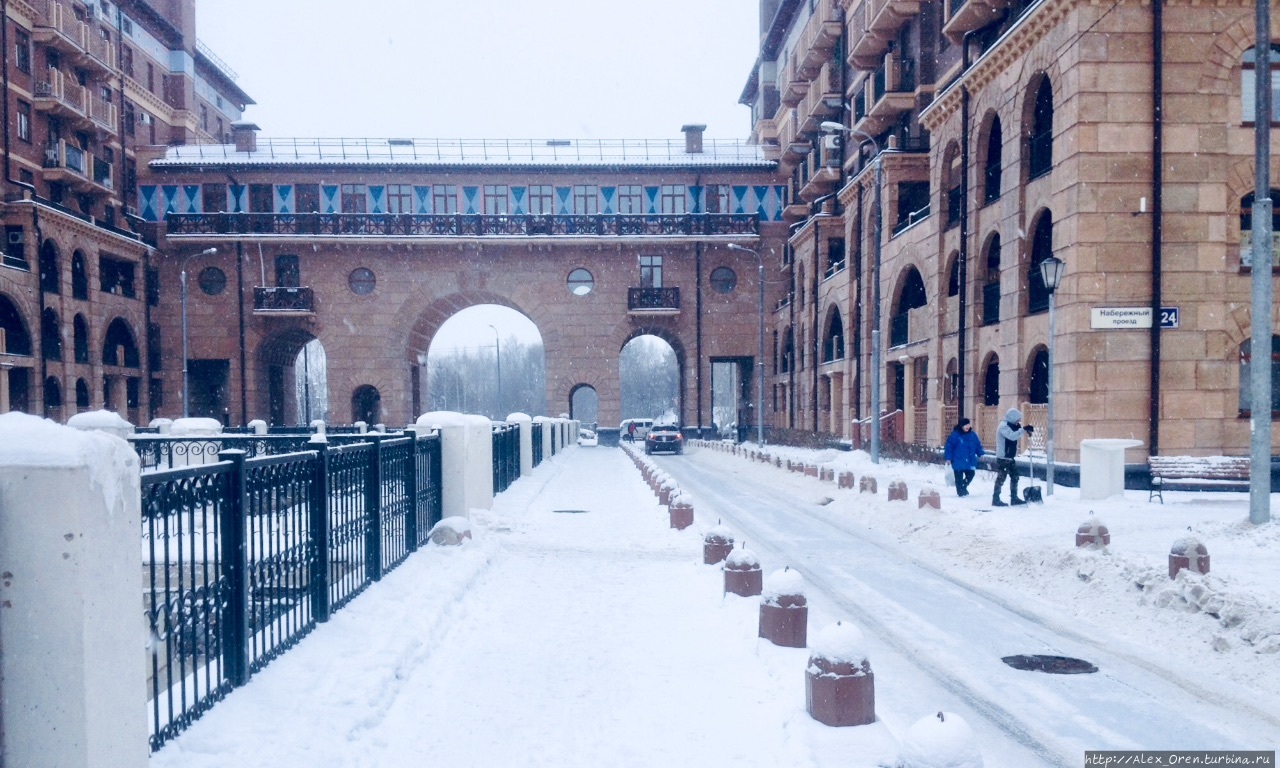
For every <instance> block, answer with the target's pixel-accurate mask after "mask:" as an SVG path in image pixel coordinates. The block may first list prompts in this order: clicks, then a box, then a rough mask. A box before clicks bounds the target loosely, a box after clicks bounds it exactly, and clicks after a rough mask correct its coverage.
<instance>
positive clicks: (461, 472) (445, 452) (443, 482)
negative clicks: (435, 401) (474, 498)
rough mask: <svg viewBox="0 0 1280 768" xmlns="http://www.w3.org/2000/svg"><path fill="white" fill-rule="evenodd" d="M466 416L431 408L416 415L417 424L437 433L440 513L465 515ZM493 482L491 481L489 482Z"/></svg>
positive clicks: (468, 502) (467, 498) (466, 502)
mask: <svg viewBox="0 0 1280 768" xmlns="http://www.w3.org/2000/svg"><path fill="white" fill-rule="evenodd" d="M465 419H466V417H465V416H463V415H462V414H461V413H455V412H453V411H431V412H430V413H424V414H422V415H421V416H419V417H418V421H417V426H419V427H421V428H423V429H427V430H436V431H438V432H439V433H440V516H441V517H463V518H465V517H467V510H469V509H471V503H470V501H471V499H470V498H469V497H468V495H467V426H466V421H465ZM490 482H492V481H490Z"/></svg>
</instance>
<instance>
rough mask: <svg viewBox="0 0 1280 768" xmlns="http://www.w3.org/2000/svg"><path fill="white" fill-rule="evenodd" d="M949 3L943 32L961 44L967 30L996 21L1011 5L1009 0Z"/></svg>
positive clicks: (976, 0) (970, 0)
mask: <svg viewBox="0 0 1280 768" xmlns="http://www.w3.org/2000/svg"><path fill="white" fill-rule="evenodd" d="M948 5H949V8H948V12H947V21H946V23H945V24H943V25H942V34H944V35H946V36H947V37H948V38H949V39H950V40H951V41H952V42H953V43H956V44H957V45H959V44H960V43H961V42H963V40H964V35H965V33H966V32H972V31H974V30H975V29H982V28H983V27H985V26H987V25H988V24H990V23H991V22H993V21H995V20H996V19H997V18H998V17H999V16H1000V14H1001V13H1002V12H1003V11H1004V9H1005V8H1007V7H1008V6H1009V0H950V2H949V3H948Z"/></svg>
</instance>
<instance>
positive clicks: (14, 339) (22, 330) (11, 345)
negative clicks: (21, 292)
mask: <svg viewBox="0 0 1280 768" xmlns="http://www.w3.org/2000/svg"><path fill="white" fill-rule="evenodd" d="M0 329H3V330H4V347H3V349H0V352H6V353H8V354H10V355H24V356H28V357H29V356H30V355H31V334H30V333H28V331H27V323H26V320H24V319H23V317H22V312H21V310H19V309H18V307H17V305H15V304H14V303H13V302H12V301H11V300H10V299H9V297H8V296H5V295H3V294H0Z"/></svg>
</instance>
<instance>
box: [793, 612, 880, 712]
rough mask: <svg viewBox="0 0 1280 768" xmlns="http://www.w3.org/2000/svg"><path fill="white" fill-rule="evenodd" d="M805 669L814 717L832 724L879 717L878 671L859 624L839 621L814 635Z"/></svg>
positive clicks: (806, 694)
mask: <svg viewBox="0 0 1280 768" xmlns="http://www.w3.org/2000/svg"><path fill="white" fill-rule="evenodd" d="M805 672H806V675H805V703H806V705H807V708H808V710H809V716H810V717H812V718H813V719H814V720H817V721H818V722H820V723H822V724H823V725H831V726H847V725H870V724H871V723H874V722H875V721H876V685H875V675H873V674H872V673H871V662H870V661H869V660H868V658H867V650H866V640H865V638H863V636H862V631H861V630H859V629H858V628H857V627H855V626H853V625H852V624H846V623H843V622H836V623H835V624H832V625H831V626H829V627H827V628H825V629H823V630H822V631H821V632H818V633H817V634H816V635H814V638H813V643H812V645H811V646H810V652H809V666H808V668H807V669H806V670H805Z"/></svg>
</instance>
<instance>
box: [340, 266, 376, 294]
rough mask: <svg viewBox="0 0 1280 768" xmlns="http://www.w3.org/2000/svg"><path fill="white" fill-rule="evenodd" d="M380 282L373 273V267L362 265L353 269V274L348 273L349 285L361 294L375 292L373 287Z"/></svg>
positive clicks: (355, 292)
mask: <svg viewBox="0 0 1280 768" xmlns="http://www.w3.org/2000/svg"><path fill="white" fill-rule="evenodd" d="M377 284H378V278H377V276H376V275H374V274H373V270H372V269H367V268H365V267H360V268H359V269H353V270H351V274H349V275H347V286H348V287H350V288H351V292H352V293H354V294H358V295H360V296H368V295H369V294H371V293H373V289H374V287H375V286H377Z"/></svg>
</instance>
